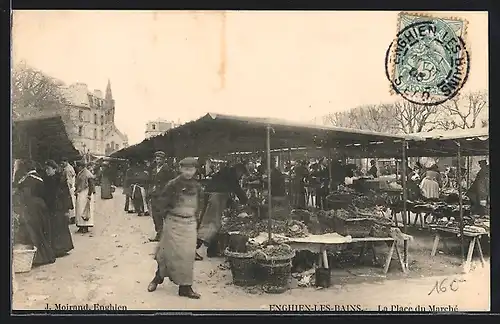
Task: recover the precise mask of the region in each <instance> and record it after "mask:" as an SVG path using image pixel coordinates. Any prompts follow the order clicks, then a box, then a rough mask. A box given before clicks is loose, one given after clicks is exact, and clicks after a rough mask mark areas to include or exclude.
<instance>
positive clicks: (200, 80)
mask: <svg viewBox="0 0 500 324" xmlns="http://www.w3.org/2000/svg"><path fill="white" fill-rule="evenodd" d="M431 14H436V15H439V16H441V17H460V18H463V19H465V20H467V21H468V24H467V35H466V36H465V41H466V43H467V48H468V51H469V53H470V55H471V64H470V66H471V70H470V74H469V79H468V81H467V83H466V84H465V86H464V88H463V90H462V91H471V90H484V89H488V16H487V13H486V12H432V13H431ZM397 15H398V12H397V11H386V12H384V11H371V12H369V11H330V12H327V11H318V12H314V11H307V12H300V11H290V12H286V11H226V12H221V11H210V12H207V11H204V12H203V11H156V12H153V11H14V14H13V29H12V60H13V63H14V64H15V62H19V61H21V60H24V61H26V62H27V63H28V64H30V65H32V66H34V67H36V68H37V69H40V70H42V71H44V72H45V73H47V74H49V75H51V76H53V77H56V78H58V79H60V80H62V81H64V82H65V83H66V84H71V83H75V82H83V83H86V84H88V86H89V89H90V90H93V89H100V90H102V91H103V92H104V90H105V88H106V84H107V81H108V79H109V80H110V81H111V86H112V91H113V97H114V99H115V106H116V117H115V122H116V125H117V127H118V128H119V129H120V130H121V131H122V132H124V133H126V134H127V135H128V137H129V144H135V143H138V142H140V141H142V140H143V139H144V131H145V128H146V123H147V122H148V121H150V120H156V119H158V118H161V119H166V120H173V121H176V122H177V121H181V122H186V121H189V120H193V119H196V118H198V117H200V116H202V115H204V114H206V113H208V112H214V113H226V114H232V115H239V116H253V117H271V118H282V119H287V120H290V121H298V122H309V121H312V120H313V118H314V117H320V116H324V115H326V114H328V113H332V112H336V111H344V110H348V109H350V108H353V107H356V106H360V105H365V104H378V103H381V102H391V101H394V100H397V99H399V97H397V96H396V95H391V94H390V92H389V82H388V81H387V79H386V77H385V66H384V59H385V52H386V50H387V48H388V47H389V45H390V43H391V41H392V40H393V39H394V37H395V35H396V33H397V18H398V17H397Z"/></svg>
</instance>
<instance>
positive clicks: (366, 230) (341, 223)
mask: <svg viewBox="0 0 500 324" xmlns="http://www.w3.org/2000/svg"><path fill="white" fill-rule="evenodd" d="M333 223H334V228H335V232H337V233H338V234H340V235H342V236H348V235H350V236H351V237H367V236H369V235H370V232H371V230H372V227H373V224H374V221H373V218H370V217H359V218H346V217H344V216H342V215H334V218H333Z"/></svg>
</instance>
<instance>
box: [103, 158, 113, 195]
mask: <svg viewBox="0 0 500 324" xmlns="http://www.w3.org/2000/svg"><path fill="white" fill-rule="evenodd" d="M112 198H113V193H112V192H111V178H110V166H109V163H108V162H105V163H103V166H102V172H101V199H112Z"/></svg>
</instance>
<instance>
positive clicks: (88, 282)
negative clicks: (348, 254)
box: [13, 189, 490, 311]
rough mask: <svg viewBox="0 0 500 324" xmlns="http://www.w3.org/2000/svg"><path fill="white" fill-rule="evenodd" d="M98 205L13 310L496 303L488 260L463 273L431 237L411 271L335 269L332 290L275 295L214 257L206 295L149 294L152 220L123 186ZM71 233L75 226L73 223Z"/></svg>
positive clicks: (33, 277)
mask: <svg viewBox="0 0 500 324" xmlns="http://www.w3.org/2000/svg"><path fill="white" fill-rule="evenodd" d="M96 204H97V206H96V216H95V227H94V229H93V230H92V231H91V232H90V233H89V234H73V240H74V245H75V249H74V250H73V251H71V254H70V255H68V256H65V257H62V258H59V259H57V261H56V262H55V263H54V264H51V265H46V266H42V267H39V268H35V269H33V270H32V271H31V272H29V273H20V274H16V281H17V287H18V288H17V291H16V292H15V293H14V295H13V309H14V310H23V309H30V310H36V309H44V308H45V307H46V306H47V305H49V306H50V307H52V308H53V307H55V305H56V304H61V305H68V304H69V305H85V304H88V305H89V306H90V307H92V306H93V305H94V304H100V305H110V304H112V305H115V304H116V305H122V306H125V307H127V309H129V310H141V309H155V310H158V309H159V310H181V309H182V310H190V309H191V310H195V309H197V310H200V309H203V310H209V309H216V310H222V309H223V310H238V309H246V310H269V309H270V305H299V304H302V305H309V306H310V308H312V307H313V305H318V306H316V308H317V309H318V308H319V307H323V309H325V308H330V309H334V310H335V309H337V310H346V308H345V307H344V308H342V307H341V306H342V305H359V307H360V308H361V309H363V310H378V309H384V307H387V308H388V309H389V310H407V309H403V308H404V307H413V309H416V308H417V306H419V305H420V306H422V307H423V308H422V310H425V311H430V310H432V308H430V307H431V306H443V307H448V308H449V309H450V310H452V311H453V310H458V311H467V310H488V309H489V299H490V297H489V296H490V294H489V291H490V289H489V286H490V279H489V277H490V274H489V264H487V266H486V267H485V268H484V269H482V268H481V267H476V268H475V269H474V271H472V272H471V273H469V274H467V275H460V274H459V273H460V270H459V267H458V266H457V261H458V259H457V258H455V257H449V256H446V255H445V254H444V253H442V254H439V255H438V256H436V257H435V258H434V259H432V260H431V259H430V257H429V253H430V248H428V246H429V244H428V241H429V240H430V239H428V240H427V242H422V241H418V240H416V241H414V242H413V243H412V245H411V250H410V260H411V263H410V269H411V273H410V274H408V275H404V274H402V273H401V272H400V271H398V268H397V265H394V266H393V267H391V270H390V272H389V273H388V275H387V277H385V278H384V277H383V276H381V275H379V273H380V269H375V268H365V267H361V268H359V267H356V266H353V267H352V268H350V269H347V270H335V272H334V276H333V282H334V285H333V287H331V288H328V289H315V288H294V289H291V290H290V291H288V292H286V293H284V294H280V295H272V294H265V293H262V291H261V290H260V289H258V288H240V287H236V286H234V285H232V284H231V273H230V271H229V270H227V266H226V265H225V264H224V260H223V259H222V258H215V259H208V260H205V261H202V262H196V268H195V289H196V290H197V291H198V292H199V293H200V294H201V295H202V298H201V299H200V300H189V299H185V298H181V297H178V296H177V295H176V293H177V290H176V289H177V288H176V287H175V286H174V285H173V284H172V283H165V284H163V285H162V286H160V287H159V288H158V289H157V290H156V291H155V292H153V293H149V292H147V291H146V287H147V285H148V283H149V281H150V280H151V278H152V276H153V274H154V270H155V261H154V260H153V256H152V252H153V249H154V244H153V243H149V242H148V237H149V236H150V235H152V231H153V222H152V219H151V218H150V217H138V216H136V215H133V214H126V213H125V212H124V211H123V205H124V197H123V195H122V194H121V189H117V192H116V193H115V195H114V198H113V199H111V200H101V199H100V195H96ZM71 231H72V232H73V233H74V232H75V231H76V229H75V227H74V226H72V227H71ZM394 263H397V262H394ZM346 268H347V267H346ZM445 279H446V280H445ZM443 280H445V282H444V284H443V285H442V287H444V288H443V289H442V290H445V289H446V291H443V292H439V293H438V292H435V291H434V292H432V293H431V294H430V295H429V292H430V291H431V290H432V289H433V287H434V286H435V285H436V282H439V283H440V282H441V281H443ZM454 280H456V281H454ZM452 282H453V284H452V285H451V288H452V289H450V283H452ZM319 305H323V306H319ZM327 305H328V306H327ZM335 305H337V306H335ZM335 307H337V308H335Z"/></svg>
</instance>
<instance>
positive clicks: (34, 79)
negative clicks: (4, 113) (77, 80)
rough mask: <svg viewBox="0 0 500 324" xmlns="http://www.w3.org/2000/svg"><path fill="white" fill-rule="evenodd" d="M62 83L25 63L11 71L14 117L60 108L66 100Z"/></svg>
mask: <svg viewBox="0 0 500 324" xmlns="http://www.w3.org/2000/svg"><path fill="white" fill-rule="evenodd" d="M62 85H63V84H62V82H60V81H58V80H56V79H54V78H52V77H50V76H48V75H46V74H45V73H43V72H42V71H39V70H36V69H34V68H32V67H30V66H28V65H27V64H26V63H25V62H21V63H20V64H18V65H16V66H15V67H14V68H13V71H12V109H13V112H14V116H18V117H21V116H30V115H36V114H40V113H43V112H46V111H47V110H57V109H58V108H61V107H62V106H63V104H64V103H66V100H65V98H64V96H63V93H62V91H61V86H62Z"/></svg>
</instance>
